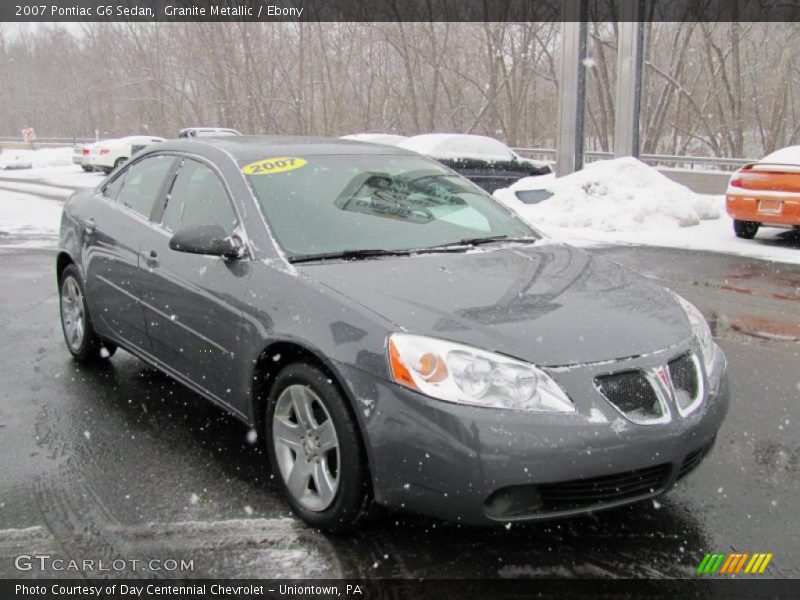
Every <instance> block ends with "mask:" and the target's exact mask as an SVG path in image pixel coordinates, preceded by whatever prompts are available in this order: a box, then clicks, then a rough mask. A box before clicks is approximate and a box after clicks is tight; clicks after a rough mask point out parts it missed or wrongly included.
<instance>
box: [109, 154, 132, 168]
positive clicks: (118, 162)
mask: <svg viewBox="0 0 800 600" xmlns="http://www.w3.org/2000/svg"><path fill="white" fill-rule="evenodd" d="M126 162H128V159H127V158H125V157H124V156H120V157H119V158H118V159H117V160H115V161H114V167H113V168H112V169H111V170H112V171H114V170H116V169H119V168H120V167H121V166H122V165H124V164H125V163H126Z"/></svg>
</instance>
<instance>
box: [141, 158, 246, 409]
mask: <svg viewBox="0 0 800 600" xmlns="http://www.w3.org/2000/svg"><path fill="white" fill-rule="evenodd" d="M156 220H160V223H156V224H154V225H153V226H152V227H151V228H150V230H149V231H148V232H147V233H146V234H145V236H144V237H143V239H142V246H141V254H140V264H141V265H142V278H143V284H142V300H143V302H144V307H145V317H146V320H147V325H148V331H149V335H150V340H151V345H152V351H153V354H154V356H155V357H156V358H157V359H158V360H159V362H161V363H162V364H163V365H165V366H166V367H168V368H169V369H170V370H172V371H173V372H175V373H176V374H178V375H180V376H181V377H183V378H185V379H187V380H189V381H191V382H192V383H194V384H195V385H196V386H198V387H199V388H201V389H202V391H204V392H205V393H206V394H208V395H210V396H212V397H214V398H216V399H217V400H218V401H221V402H223V403H224V404H226V405H228V406H229V407H231V408H233V409H234V410H236V411H238V412H241V413H243V414H246V406H245V404H244V402H243V398H244V397H245V395H244V393H243V392H244V390H242V389H240V387H241V377H240V376H239V375H240V373H241V369H242V367H243V366H242V365H241V360H239V351H240V347H241V339H242V332H243V330H244V329H245V326H244V323H243V317H242V310H241V308H240V305H241V300H242V297H243V295H244V293H245V289H246V287H247V283H248V279H249V277H250V272H251V262H250V260H249V258H244V259H240V260H228V259H224V258H221V257H217V256H204V255H199V254H188V253H185V252H176V251H174V250H171V249H170V248H169V240H170V238H171V237H172V235H173V234H175V233H177V232H178V231H180V230H181V229H184V228H186V227H190V226H193V225H211V224H219V225H221V226H222V227H223V228H224V229H225V231H226V233H228V234H229V235H230V234H233V233H234V232H235V231H236V230H237V228H239V227H240V224H239V223H240V221H239V219H238V217H237V213H236V210H235V208H234V204H233V202H232V199H231V197H230V194H229V192H228V189H227V187H226V186H225V183H224V181H223V179H222V177H221V175H220V174H219V173H218V172H217V170H216V169H215V168H214V167H213V165H211V164H210V163H206V162H203V161H202V160H200V159H197V160H195V159H193V158H183V159H181V163H180V165H179V168H178V172H177V176H176V177H175V179H174V182H173V183H172V185H171V187H170V190H169V193H168V195H167V197H166V204H165V206H164V208H163V215H162V216H161V218H160V219H158V217H156Z"/></svg>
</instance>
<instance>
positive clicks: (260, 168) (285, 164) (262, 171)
mask: <svg viewBox="0 0 800 600" xmlns="http://www.w3.org/2000/svg"><path fill="white" fill-rule="evenodd" d="M307 164H308V161H307V160H306V159H304V158H296V157H291V156H278V157H275V158H263V159H261V160H257V161H256V162H253V163H250V164H249V165H245V166H243V167H242V173H244V174H245V175H275V174H277V173H286V172H288V171H294V170H295V169H299V168H301V167H305V166H306V165H307Z"/></svg>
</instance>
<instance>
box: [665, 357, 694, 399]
mask: <svg viewBox="0 0 800 600" xmlns="http://www.w3.org/2000/svg"><path fill="white" fill-rule="evenodd" d="M667 367H668V369H669V376H670V379H671V380H672V387H673V389H674V390H675V402H677V404H678V407H679V408H680V409H681V411H683V414H686V413H688V412H691V409H692V407H693V404H695V402H698V401H699V400H700V399H701V398H700V396H701V383H700V373H699V371H698V368H697V362H696V360H695V358H694V357H693V356H692V355H691V354H684V355H683V356H679V357H678V358H676V359H674V360H672V361H670V362H669V364H668V365H667Z"/></svg>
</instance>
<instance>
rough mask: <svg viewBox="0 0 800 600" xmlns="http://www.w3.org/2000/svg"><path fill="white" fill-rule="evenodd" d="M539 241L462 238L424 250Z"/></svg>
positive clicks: (491, 236)
mask: <svg viewBox="0 0 800 600" xmlns="http://www.w3.org/2000/svg"><path fill="white" fill-rule="evenodd" d="M537 241H539V238H535V237H509V236H507V235H487V236H484V237H474V238H464V239H463V240H458V241H457V242H448V243H447V244H440V245H439V246H435V247H434V248H426V250H435V249H436V248H448V247H450V246H481V245H483V244H493V243H494V242H521V243H530V244H532V243H533V242H537Z"/></svg>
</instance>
